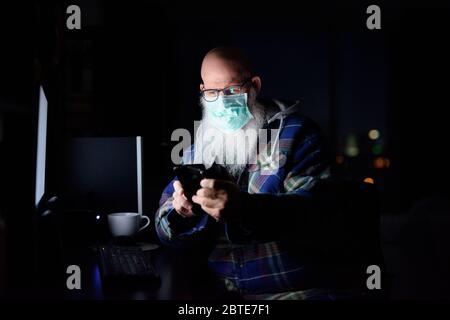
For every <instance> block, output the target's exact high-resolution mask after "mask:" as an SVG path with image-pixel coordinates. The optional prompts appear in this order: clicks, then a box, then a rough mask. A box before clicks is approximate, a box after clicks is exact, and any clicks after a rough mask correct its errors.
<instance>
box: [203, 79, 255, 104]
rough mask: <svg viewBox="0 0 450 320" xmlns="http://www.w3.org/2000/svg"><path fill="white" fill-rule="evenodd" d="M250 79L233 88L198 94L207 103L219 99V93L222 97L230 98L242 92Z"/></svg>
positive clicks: (205, 91) (210, 90) (204, 91)
mask: <svg viewBox="0 0 450 320" xmlns="http://www.w3.org/2000/svg"><path fill="white" fill-rule="evenodd" d="M250 80H251V79H247V80H245V81H244V82H243V83H242V84H237V85H233V86H228V87H225V88H223V89H206V90H202V91H200V94H201V96H202V98H203V99H205V100H206V101H208V102H213V101H216V100H217V99H218V98H219V95H220V92H222V93H223V95H224V96H232V95H236V94H240V93H242V92H243V91H244V87H245V85H246V84H247V83H248V82H249V81H250Z"/></svg>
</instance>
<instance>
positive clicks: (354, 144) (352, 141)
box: [345, 134, 359, 157]
mask: <svg viewBox="0 0 450 320" xmlns="http://www.w3.org/2000/svg"><path fill="white" fill-rule="evenodd" d="M358 154H359V148H358V140H357V139H356V135H354V134H349V135H348V136H347V139H346V141H345V155H346V156H348V157H356V156H357V155H358Z"/></svg>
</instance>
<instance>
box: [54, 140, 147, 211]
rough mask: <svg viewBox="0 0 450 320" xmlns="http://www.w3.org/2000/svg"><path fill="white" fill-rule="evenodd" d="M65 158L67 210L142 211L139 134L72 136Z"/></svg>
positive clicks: (64, 189) (63, 187)
mask: <svg viewBox="0 0 450 320" xmlns="http://www.w3.org/2000/svg"><path fill="white" fill-rule="evenodd" d="M66 157H67V159H66V162H65V168H64V179H63V180H62V181H63V186H62V189H63V193H62V195H63V199H64V201H65V202H66V205H67V207H68V209H73V210H81V211H83V210H86V211H96V212H98V213H100V214H108V213H112V212H120V211H131V212H139V213H142V162H141V137H87V138H86V137H83V138H72V139H70V141H69V142H68V144H67V152H66Z"/></svg>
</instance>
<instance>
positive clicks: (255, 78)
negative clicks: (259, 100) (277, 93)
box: [252, 76, 261, 94]
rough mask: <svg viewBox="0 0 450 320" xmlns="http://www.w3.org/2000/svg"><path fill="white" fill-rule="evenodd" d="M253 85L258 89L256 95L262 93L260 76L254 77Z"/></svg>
mask: <svg viewBox="0 0 450 320" xmlns="http://www.w3.org/2000/svg"><path fill="white" fill-rule="evenodd" d="M252 84H253V86H254V87H255V89H256V94H259V92H260V91H261V78H260V77H258V76H254V77H253V78H252Z"/></svg>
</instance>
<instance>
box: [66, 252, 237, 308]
mask: <svg viewBox="0 0 450 320" xmlns="http://www.w3.org/2000/svg"><path fill="white" fill-rule="evenodd" d="M146 254H150V257H151V261H152V262H153V264H154V266H155V269H156V270H157V272H158V273H159V275H160V277H161V282H160V283H159V284H155V285H150V286H148V287H145V288H121V287H112V288H106V289H105V288H104V287H103V286H102V280H101V276H100V269H99V265H98V262H97V259H96V255H95V252H94V250H93V249H92V248H87V247H86V248H71V249H66V250H65V253H64V257H63V265H65V266H66V268H67V266H69V265H72V264H74V265H78V266H79V267H80V269H81V289H80V290H76V289H73V290H69V289H67V288H66V287H65V281H64V283H63V287H64V289H63V297H64V299H94V300H98V299H100V300H103V299H126V300H128V299H133V300H185V299H187V300H191V299H204V300H210V299H224V298H225V299H226V298H228V295H226V294H224V293H223V292H220V290H218V288H217V286H215V285H214V283H216V281H215V280H216V279H215V278H214V275H213V274H212V273H211V271H210V270H209V269H208V268H207V264H206V258H205V259H201V257H199V256H198V255H197V254H196V253H195V252H192V251H181V250H175V249H170V248H165V247H159V248H157V249H154V250H151V251H147V252H146ZM68 276H69V275H66V278H67V277H68Z"/></svg>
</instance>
